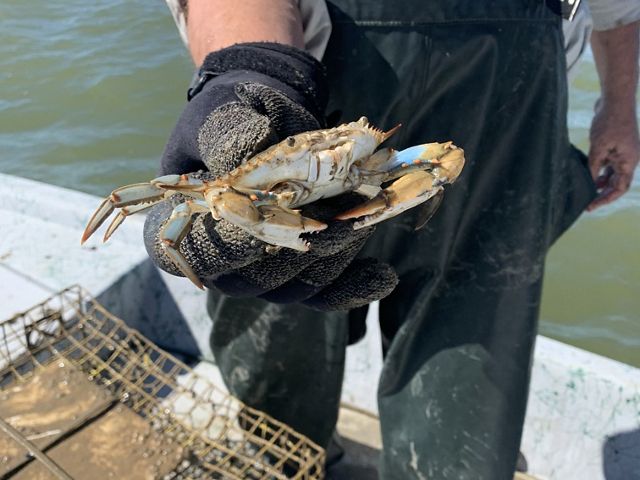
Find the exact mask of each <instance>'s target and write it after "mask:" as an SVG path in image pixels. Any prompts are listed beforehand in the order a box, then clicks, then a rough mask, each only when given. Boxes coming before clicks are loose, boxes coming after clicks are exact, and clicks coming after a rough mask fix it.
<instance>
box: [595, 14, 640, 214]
mask: <svg viewBox="0 0 640 480" xmlns="http://www.w3.org/2000/svg"><path fill="white" fill-rule="evenodd" d="M639 25H640V22H634V23H631V24H629V25H624V26H621V27H617V28H614V29H611V30H604V31H594V32H593V35H592V37H591V46H592V49H593V55H594V58H595V61H596V68H597V70H598V76H599V78H600V86H601V97H600V99H599V100H598V102H597V103H596V107H595V116H594V119H593V123H592V125H591V133H590V140H591V148H590V151H589V165H590V169H591V174H592V175H593V178H594V180H595V182H596V185H597V187H598V189H599V195H598V197H597V198H596V199H595V200H594V201H593V202H592V203H591V204H590V205H589V207H588V210H593V209H595V208H598V207H600V206H602V205H606V204H608V203H611V202H613V201H614V200H616V199H617V198H619V197H620V196H621V195H622V194H624V193H625V192H626V191H627V190H629V187H630V185H631V180H632V179H633V173H634V170H635V168H636V166H637V165H638V158H639V156H640V140H639V138H638V121H637V118H636V91H637V88H638V53H639V48H638V44H639V35H640V30H639Z"/></svg>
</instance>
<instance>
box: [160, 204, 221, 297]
mask: <svg viewBox="0 0 640 480" xmlns="http://www.w3.org/2000/svg"><path fill="white" fill-rule="evenodd" d="M206 212H209V207H208V205H207V203H206V202H205V201H204V200H187V201H186V202H184V203H181V204H179V205H178V206H176V207H175V208H174V209H173V211H172V212H171V216H170V217H169V219H168V220H167V223H165V224H164V226H163V227H162V228H161V229H160V232H159V234H158V237H159V238H160V241H161V242H162V245H163V246H164V250H165V252H166V253H167V256H168V257H169V258H170V259H171V261H172V262H173V263H174V265H175V266H176V267H177V268H178V269H179V270H180V271H181V272H182V273H183V274H184V276H185V277H187V278H188V279H189V280H191V281H192V282H193V284H194V285H195V286H196V287H198V288H199V289H201V290H204V287H203V286H202V282H201V281H200V279H199V278H198V276H197V275H196V273H195V272H194V271H193V269H192V268H191V265H189V263H188V262H187V259H186V258H185V257H184V255H182V253H180V250H179V248H180V243H181V242H182V239H183V238H184V237H185V236H186V235H187V233H189V231H190V230H191V224H192V223H193V214H194V213H206Z"/></svg>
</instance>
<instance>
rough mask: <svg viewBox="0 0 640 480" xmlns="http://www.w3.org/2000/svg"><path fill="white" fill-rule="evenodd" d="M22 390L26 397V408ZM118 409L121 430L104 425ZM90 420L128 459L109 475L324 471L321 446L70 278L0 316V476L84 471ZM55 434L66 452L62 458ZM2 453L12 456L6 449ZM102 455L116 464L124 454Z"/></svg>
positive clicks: (307, 474) (302, 474)
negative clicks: (37, 300)
mask: <svg viewBox="0 0 640 480" xmlns="http://www.w3.org/2000/svg"><path fill="white" fill-rule="evenodd" d="M61 372H62V373H61ZM53 377H55V379H53V380H52V378H53ZM47 379H48V380H47ZM18 393H19V395H18ZM14 394H15V395H14ZM16 398H19V399H20V400H19V401H17V400H16ZM29 398H33V404H32V405H31V406H29V405H27V406H25V402H27V404H28V399H29ZM36 406H37V410H38V412H37V413H36V412H34V408H35V407H36ZM20 409H22V410H20ZM25 410H29V411H25ZM56 412H58V413H56ZM63 412H70V413H69V414H64V413H63ZM65 415H66V417H65ZM118 415H120V417H118ZM110 416H111V417H113V418H112V419H111V420H112V421H111V424H107V422H108V421H109V417H110ZM118 418H119V420H118V422H120V424H122V425H123V426H124V427H126V428H124V429H121V430H118V429H117V428H116V427H113V428H112V425H115V424H116V423H117V422H116V420H117V419H118ZM99 422H103V423H102V424H99ZM114 422H115V423H114ZM138 423H140V424H143V426H142V427H140V425H138ZM109 425H111V426H109ZM91 429H93V430H94V431H93V433H94V434H96V435H98V434H99V435H103V437H102V440H99V441H98V443H99V444H100V445H101V446H102V448H103V449H104V448H105V445H106V444H112V445H113V447H112V450H117V449H118V448H120V449H125V450H126V452H127V453H129V454H132V455H133V456H134V457H136V458H135V459H134V461H133V463H132V465H133V467H126V468H127V469H128V470H127V472H130V473H131V475H130V476H129V475H128V474H127V475H125V476H122V475H123V474H122V473H119V474H116V475H115V476H114V474H113V473H110V474H109V475H111V476H114V478H134V477H135V478H138V477H136V475H134V474H133V472H136V474H137V475H139V478H160V479H166V480H174V479H175V480H178V479H188V478H193V479H199V478H201V479H210V478H216V479H217V478H220V479H242V480H244V479H320V478H323V476H324V470H323V468H324V460H325V452H324V450H323V449H322V448H320V447H319V446H317V445H316V444H314V443H313V442H312V441H311V440H309V439H308V438H306V437H304V436H303V435H301V434H299V433H297V432H295V431H294V430H293V429H291V428H290V427H288V426H287V425H285V424H283V423H281V422H278V421H277V420H275V419H273V418H271V417H269V416H267V415H266V414H264V413H262V412H260V411H257V410H255V409H252V408H250V407H248V406H246V405H244V404H242V403H241V402H240V401H239V400H237V399H235V398H234V397H232V396H230V395H229V394H228V393H226V392H225V391H223V390H222V389H220V388H218V387H216V386H215V385H214V384H213V383H212V382H211V381H210V380H208V379H207V378H206V377H205V376H204V375H202V374H200V373H199V372H198V370H197V367H196V369H195V370H194V369H191V368H190V367H188V366H187V365H185V364H184V363H182V362H180V361H179V360H178V359H176V358H174V357H172V356H171V355H169V354H168V353H166V352H164V351H162V350H161V349H159V348H158V347H157V346H155V345H154V344H152V343H151V342H150V341H149V340H147V339H146V338H144V337H143V336H142V335H141V334H140V333H138V332H137V331H135V330H133V329H131V328H129V327H127V326H126V325H125V324H124V322H123V321H122V320H120V319H119V318H117V317H115V316H114V315H112V314H111V313H109V312H108V311H107V310H106V309H105V308H104V307H103V306H102V305H100V304H99V303H98V302H97V301H96V300H95V299H93V298H92V297H91V296H90V295H89V294H88V293H87V292H86V291H84V290H83V289H82V288H80V287H78V286H74V287H70V288H68V289H66V290H63V291H61V292H59V293H58V294H56V295H54V296H52V297H51V298H49V299H48V300H46V301H44V302H42V303H41V304H39V305H37V306H34V307H33V308H31V309H30V310H28V311H27V312H25V313H23V314H20V315H17V316H15V317H13V318H11V319H9V320H6V321H4V322H2V323H0V478H12V479H14V478H15V479H19V478H30V479H36V478H65V479H69V478H76V479H81V478H85V476H83V473H78V472H84V471H86V469H87V468H89V469H90V471H92V472H94V473H95V470H91V469H93V468H94V467H93V466H92V465H91V463H90V461H89V457H95V456H96V451H95V450H94V451H89V450H90V449H91V448H93V447H91V446H87V445H88V444H90V440H88V435H89V434H88V432H89V431H90V430H91ZM121 432H124V433H121ZM131 432H137V433H135V435H134V434H133V433H131ZM107 434H108V436H105V435H107ZM83 435H84V436H83ZM132 435H134V436H135V438H129V437H132ZM125 437H127V438H125ZM96 438H98V437H96ZM73 442H75V443H73ZM109 442H111V443H109ZM65 443H67V444H69V445H67V447H68V448H67V452H70V451H72V452H74V453H73V455H71V456H73V457H74V459H75V464H73V465H70V466H67V463H65V459H66V457H69V455H65V453H64V448H63V447H64V445H65ZM3 445H4V447H3ZM7 445H11V447H8V446H7ZM130 445H134V446H130ZM135 445H137V447H136V446H135ZM12 448H13V450H12ZM136 448H138V450H136ZM88 449H89V450H88ZM11 451H15V452H17V453H16V454H15V455H13V456H11V455H10V454H6V452H11ZM105 451H106V450H105ZM3 452H5V453H3ZM83 452H85V453H84V454H83ZM83 455H84V456H86V457H87V459H80V460H78V459H79V457H82V456H83ZM118 455H120V454H118ZM97 456H98V457H101V455H97ZM143 459H147V463H149V465H145V464H143V463H141V462H143ZM100 461H102V462H103V463H104V462H105V461H106V460H104V459H100V458H99V459H98V463H99V462H100ZM113 463H114V464H115V465H116V466H119V467H120V468H125V467H123V466H122V465H123V463H126V462H124V461H123V460H122V459H121V458H120V457H119V458H118V459H117V460H116V461H114V462H113ZM80 464H81V465H84V468H85V470H83V469H82V468H80V466H78V465H80ZM74 465H75V466H74ZM35 467H38V468H39V469H40V470H38V472H39V473H37V474H36V470H34V468H35ZM146 467H149V468H147V470H145V468H146ZM27 469H31V470H27ZM150 472H151V473H150ZM87 478H98V477H97V476H95V475H94V474H92V475H91V476H89V477H87ZM104 478H107V477H106V476H105V477H104Z"/></svg>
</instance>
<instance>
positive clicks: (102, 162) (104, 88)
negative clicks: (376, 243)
mask: <svg viewBox="0 0 640 480" xmlns="http://www.w3.org/2000/svg"><path fill="white" fill-rule="evenodd" d="M0 21H1V22H2V37H3V41H2V42H1V43H0V171H2V172H4V173H10V174H15V175H20V176H24V177H29V178H33V179H36V180H41V181H44V182H48V183H53V184H57V185H61V186H64V187H70V188H75V189H78V190H83V191H85V192H89V193H93V194H96V195H100V196H103V195H105V194H107V193H108V192H109V191H110V190H112V189H113V188H115V187H116V186H120V185H122V184H126V183H133V182H137V181H146V180H148V179H149V178H152V177H153V176H154V175H155V173H156V169H157V164H158V158H159V156H160V154H161V152H162V148H163V146H164V142H165V141H166V138H167V136H168V135H169V132H170V131H171V128H172V126H173V123H174V122H175V120H176V118H177V115H178V114H179V112H180V110H181V108H182V105H183V103H184V98H185V88H186V85H187V84H188V82H189V80H190V78H191V73H192V68H193V67H192V65H191V61H190V60H189V58H188V56H187V54H186V52H185V50H184V49H183V47H182V45H181V43H180V39H179V37H178V34H177V32H176V30H175V28H174V26H173V21H172V19H171V17H170V15H169V12H168V10H167V9H166V8H165V6H164V2H162V1H160V0H138V1H136V2H131V1H130V0H103V1H101V2H86V1H79V0H65V1H62V0H50V1H45V0H30V1H28V2H25V1H24V0H3V1H2V2H1V3H0ZM597 91H598V83H597V77H596V74H595V70H594V66H593V59H592V58H591V57H588V58H587V59H586V61H585V62H583V64H582V66H581V70H580V72H579V75H578V78H577V79H576V81H575V82H574V84H573V86H572V92H571V114H570V117H569V123H570V128H571V135H572V138H573V139H574V142H575V143H577V144H578V145H579V146H580V147H582V148H583V149H586V148H587V138H588V128H589V123H590V121H591V112H592V106H593V103H594V101H595V100H596V98H597ZM639 207H640V175H637V176H636V180H635V181H634V184H633V187H632V190H631V192H629V194H627V196H626V197H624V198H623V199H622V200H620V201H619V202H617V203H616V204H614V205H612V206H610V207H607V208H604V209H602V210H599V211H597V212H595V213H591V214H586V215H584V216H583V217H582V219H581V220H580V221H579V222H578V223H577V224H576V225H575V226H574V227H573V228H572V229H571V230H570V231H569V232H568V233H567V234H566V235H565V236H564V237H563V238H562V239H561V240H560V241H559V242H558V243H557V244H556V245H555V246H554V248H553V250H552V251H551V253H550V255H549V261H548V263H547V273H546V279H545V281H546V283H545V290H544V296H543V306H542V314H541V324H540V330H541V332H542V333H543V334H545V335H549V336H551V337H554V338H557V339H559V340H562V341H564V342H567V343H571V344H573V345H576V346H579V347H581V348H586V349H588V350H591V351H594V352H597V353H600V354H603V355H606V356H609V357H612V358H616V359H618V360H621V361H624V362H627V363H631V364H634V365H636V366H640V354H639V353H638V352H639V351H640V350H639V348H638V347H640V289H639V287H640V245H638V243H639V242H638V240H640V208H639Z"/></svg>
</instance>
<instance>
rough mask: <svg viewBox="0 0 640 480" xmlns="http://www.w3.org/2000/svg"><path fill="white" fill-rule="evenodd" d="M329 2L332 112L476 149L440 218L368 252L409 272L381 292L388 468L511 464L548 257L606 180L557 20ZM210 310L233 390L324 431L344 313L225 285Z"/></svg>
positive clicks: (483, 6) (491, 477)
mask: <svg viewBox="0 0 640 480" xmlns="http://www.w3.org/2000/svg"><path fill="white" fill-rule="evenodd" d="M327 3H328V5H329V8H330V13H331V16H332V22H333V33H332V37H331V41H330V43H329V46H328V49H327V54H326V58H325V63H326V65H327V68H328V72H329V79H330V83H331V85H332V89H333V91H332V97H331V105H330V109H329V113H330V116H331V114H332V112H338V113H339V114H341V117H340V119H339V120H340V121H342V120H353V119H356V118H358V117H359V116H361V115H366V116H368V117H369V119H370V120H371V121H372V122H373V123H374V124H376V125H378V126H379V127H381V128H387V129H388V128H390V127H392V126H394V125H396V124H398V123H402V124H403V127H402V129H401V130H400V132H399V133H398V134H396V136H395V138H394V140H393V142H392V143H391V145H396V146H399V147H406V146H408V145H414V144H418V143H424V142H428V141H446V140H453V141H454V142H455V144H456V145H458V146H460V147H462V148H464V150H465V154H466V155H465V156H466V158H467V164H466V166H465V169H464V170H463V173H462V175H461V177H460V179H459V180H458V182H457V183H456V184H455V185H453V186H452V187H451V188H449V189H447V190H446V192H445V198H444V201H443V204H442V206H441V207H440V210H439V211H438V212H437V213H436V215H435V216H434V218H433V219H432V220H431V221H430V222H429V223H428V224H427V226H426V227H425V228H423V229H422V230H420V231H418V232H415V231H414V230H413V227H414V225H415V222H416V217H417V215H418V213H417V212H415V211H411V212H407V213H405V214H403V215H402V216H400V217H398V218H396V219H394V220H391V221H387V222H385V223H383V224H381V225H380V226H379V227H378V229H377V231H376V233H375V234H374V236H373V237H372V238H371V239H370V241H369V242H368V243H367V245H366V246H365V252H363V253H365V254H366V255H371V256H376V257H378V258H381V259H382V260H384V261H387V262H389V263H391V264H392V265H393V266H394V267H395V268H396V270H397V272H398V274H399V276H400V284H399V285H398V287H397V288H396V289H395V291H394V292H393V293H392V294H391V295H390V296H389V297H387V298H385V299H384V300H383V301H382V302H381V303H380V323H381V329H382V332H383V337H384V340H385V352H386V357H385V364H384V368H383V372H382V377H381V379H380V385H379V391H378V405H379V410H380V423H381V428H382V437H383V445H384V452H383V455H382V460H381V466H380V474H381V478H383V479H398V480H405V479H414V478H415V479H455V480H461V479H486V480H500V479H510V478H512V476H513V471H514V467H515V463H516V457H517V453H518V447H519V443H520V436H521V432H522V424H523V420H524V413H525V406H526V400H527V393H528V390H527V389H528V383H529V374H530V364H531V355H532V351H533V344H534V340H535V335H536V329H537V316H538V309H539V304H540V293H541V282H542V276H543V269H544V258H545V254H546V252H547V249H548V247H549V245H550V244H551V243H552V242H553V241H554V240H555V239H556V238H557V236H558V235H559V234H560V233H561V232H562V231H564V230H565V229H566V228H567V227H568V226H569V225H570V224H571V223H572V222H573V221H574V220H575V218H577V216H578V215H579V214H580V212H581V211H582V210H583V209H584V207H585V206H586V205H587V204H588V202H589V201H590V200H591V198H593V195H594V186H593V183H592V181H591V179H590V176H589V172H588V170H587V168H586V165H585V163H584V162H585V158H584V156H583V155H582V154H580V153H579V152H578V151H576V150H574V149H573V148H572V147H571V146H570V145H569V142H568V139H567V129H566V100H567V98H566V70H565V60H564V51H563V47H562V43H563V42H562V37H561V35H562V34H561V30H560V20H559V18H557V17H556V16H555V15H554V14H552V13H551V11H550V10H549V9H548V8H547V7H546V6H545V4H544V3H543V2H542V1H539V0H526V1H525V0H495V1H492V2H481V1H478V0H431V1H425V0H394V1H391V0H389V1H382V0H351V1H350V0H334V1H329V2H327ZM337 117H338V115H337V114H335V115H333V118H337ZM415 210H418V209H415ZM209 311H210V313H211V315H212V318H214V319H215V321H214V331H213V338H212V346H213V351H214V354H215V356H216V360H217V362H218V364H219V365H220V368H221V370H222V372H223V376H224V377H225V380H226V382H227V384H228V386H229V387H230V389H231V391H233V392H234V393H235V394H236V395H238V396H239V397H240V398H241V399H242V400H244V401H245V402H247V403H248V404H250V405H252V406H255V407H257V408H260V409H262V410H265V411H267V412H269V413H270V414H271V415H273V416H275V417H276V418H278V419H280V420H282V421H285V422H287V423H289V424H290V425H292V426H293V427H294V428H296V429H298V430H299V431H301V432H302V433H304V434H306V435H308V436H310V437H311V438H313V439H314V440H315V441H317V442H318V443H320V444H322V445H326V444H327V443H328V440H329V437H330V434H331V432H332V431H333V428H334V423H335V421H336V417H337V409H338V402H339V396H340V385H341V381H342V373H343V365H344V350H345V347H346V343H347V339H348V331H347V330H348V328H347V325H348V322H347V319H346V316H345V315H344V314H340V313H333V314H320V313H317V312H314V311H311V310H308V309H306V308H304V307H300V306H291V305H284V306H283V305H271V304H267V303H266V302H263V301H260V300H247V299H240V300H233V299H227V298H218V297H217V296H215V295H213V294H212V295H211V296H210V302H209ZM365 313H366V312H365V311H364V310H360V311H355V312H351V318H350V321H351V323H352V325H354V324H357V323H358V321H361V320H362V319H363V316H364V314H365Z"/></svg>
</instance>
